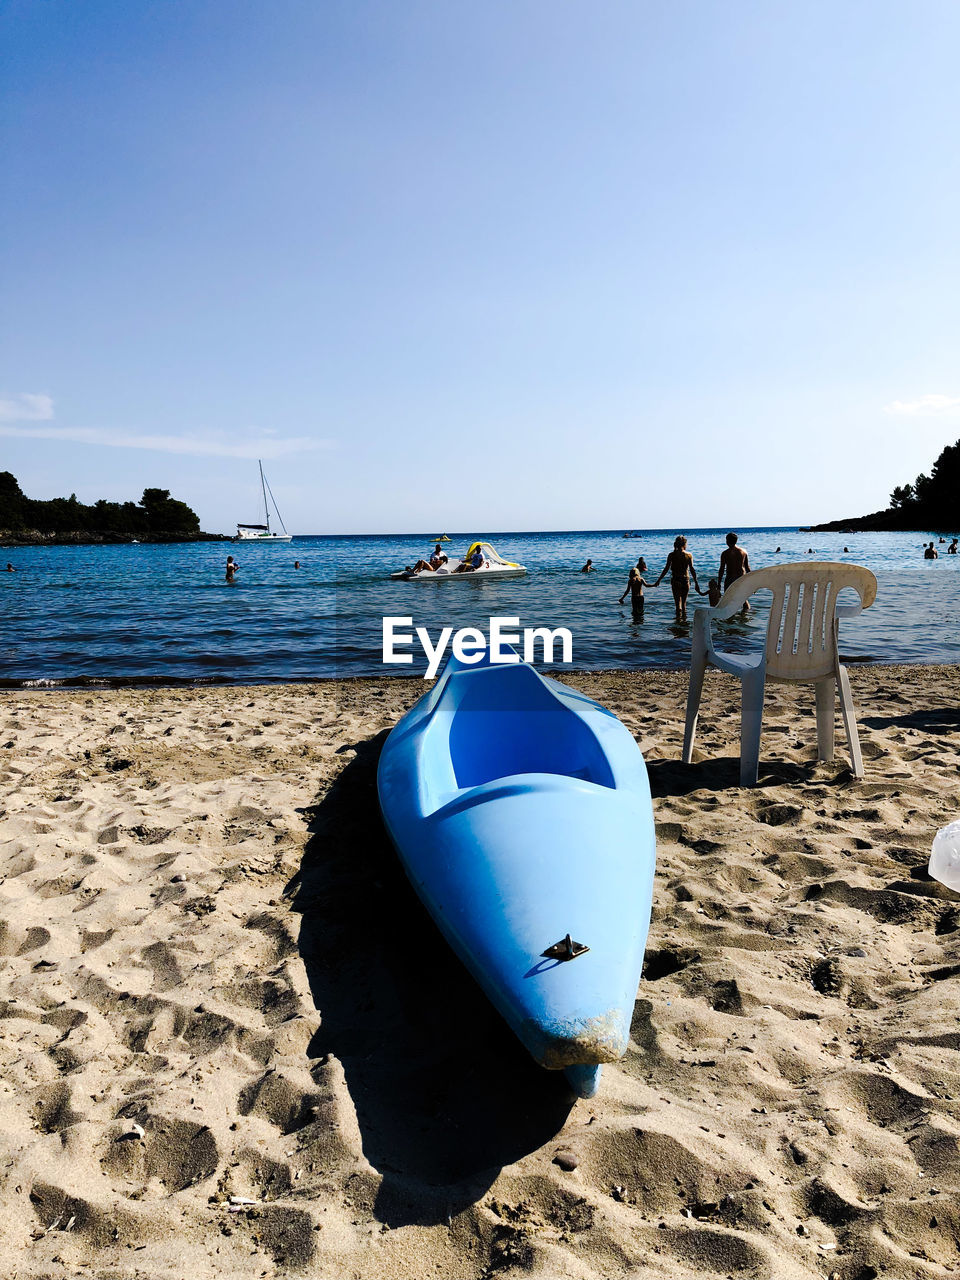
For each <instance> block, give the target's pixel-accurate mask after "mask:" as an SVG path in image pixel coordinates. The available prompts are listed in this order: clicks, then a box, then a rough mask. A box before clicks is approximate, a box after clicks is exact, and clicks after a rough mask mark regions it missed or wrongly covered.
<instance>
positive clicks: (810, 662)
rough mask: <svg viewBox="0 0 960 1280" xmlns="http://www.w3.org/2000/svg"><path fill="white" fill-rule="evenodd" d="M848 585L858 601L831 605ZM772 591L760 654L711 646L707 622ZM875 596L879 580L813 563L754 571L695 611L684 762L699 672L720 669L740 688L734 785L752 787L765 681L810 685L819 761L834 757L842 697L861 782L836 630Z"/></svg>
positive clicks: (857, 569)
mask: <svg viewBox="0 0 960 1280" xmlns="http://www.w3.org/2000/svg"><path fill="white" fill-rule="evenodd" d="M846 588H852V590H853V591H854V592H855V594H856V595H857V597H858V599H857V600H856V602H851V603H850V604H839V605H838V604H837V597H838V595H839V594H840V592H841V591H843V590H844V589H846ZM764 589H766V590H769V591H771V592H772V594H773V602H772V604H771V606H770V617H769V619H768V622H767V637H766V642H765V645H764V650H763V652H762V653H761V654H759V655H757V654H747V655H741V654H734V653H726V652H724V651H723V650H719V649H715V648H714V644H713V634H712V624H713V622H714V621H718V622H719V621H723V620H725V619H729V618H732V617H733V615H734V614H735V613H737V612H739V611H740V610H741V609H742V608H743V606H744V605H745V604H746V602H747V599H748V597H749V596H751V595H752V594H753V593H754V592H755V591H762V590H764ZM876 598H877V579H876V577H875V576H874V574H872V573H871V572H870V570H869V569H864V568H862V566H860V565H850V564H834V563H832V562H831V561H811V562H810V563H809V564H781V565H776V566H772V567H770V568H767V569H754V570H753V571H752V572H750V573H745V574H744V575H743V577H741V578H737V579H736V581H735V582H734V583H733V585H732V586H730V587H727V589H726V591H725V592H724V593H723V596H722V597H721V600H720V603H719V604H718V605H716V606H715V607H714V608H712V609H703V608H698V609H696V610H695V611H694V615H693V636H692V643H691V657H690V689H689V692H688V694H687V718H686V726H685V729H684V734H683V760H684V762H685V763H686V764H690V762H691V761H692V760H693V743H694V739H695V738H696V733H697V717H698V713H699V707H700V694H701V691H702V689H703V677H704V672H705V671H706V669H707V667H708V666H713V667H718V668H719V669H720V670H721V671H725V672H727V674H728V675H732V676H736V677H737V679H738V680H739V681H740V683H741V704H740V705H741V710H740V785H741V787H754V786H756V784H757V771H758V768H759V763H760V732H761V728H762V723H763V694H764V687H765V685H766V683H767V682H768V681H774V680H785V681H790V682H796V681H803V682H806V683H810V684H813V685H814V686H815V688H816V705H817V757H818V759H820V760H827V761H830V760H832V759H833V748H834V737H835V733H836V725H835V723H834V722H835V718H836V711H835V706H836V698H837V694H839V695H840V711H841V713H842V715H843V724H844V728H845V729H846V731H847V742H848V743H849V746H850V762H851V767H852V771H853V775H854V777H855V778H862V777H863V756H862V753H861V751H860V735H859V733H858V732H857V718H856V713H855V711H854V706H853V695H852V694H851V692H850V677H849V676H848V675H847V669H846V667H845V666H844V665H843V664H842V663H841V661H840V651H839V647H838V632H839V626H840V619H841V618H853V617H856V615H857V614H858V613H861V612H862V611H863V610H864V609H869V607H870V606H871V605H872V604H873V602H874V600H875V599H876Z"/></svg>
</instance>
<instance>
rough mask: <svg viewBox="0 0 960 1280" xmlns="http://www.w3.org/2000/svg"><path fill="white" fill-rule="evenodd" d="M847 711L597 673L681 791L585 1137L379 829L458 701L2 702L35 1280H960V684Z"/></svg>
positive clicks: (671, 799)
mask: <svg viewBox="0 0 960 1280" xmlns="http://www.w3.org/2000/svg"><path fill="white" fill-rule="evenodd" d="M851 674H852V680H853V686H854V696H855V699H856V701H857V705H858V712H859V720H860V726H861V735H862V742H863V753H864V759H865V764H866V769H867V775H866V778H865V780H864V781H862V782H856V781H854V780H853V779H852V778H851V775H850V773H849V770H848V767H847V758H846V753H845V747H844V744H843V740H842V734H840V733H839V732H838V742H837V746H838V754H837V759H836V760H835V761H834V762H833V763H832V764H829V765H818V764H816V762H815V728H814V721H813V713H812V695H811V692H810V690H808V689H804V688H802V687H801V688H800V689H798V690H797V689H788V688H784V687H779V688H774V689H772V690H769V691H768V698H767V714H766V720H765V725H764V740H763V747H762V756H761V773H760V785H759V786H758V787H757V788H756V789H753V790H743V789H740V788H739V787H738V786H737V785H736V782H737V749H738V748H737V733H738V724H739V719H738V706H737V701H736V699H737V696H738V687H737V686H736V685H735V683H734V682H732V681H730V680H728V679H727V678H726V677H723V676H720V675H718V674H716V673H710V674H709V676H708V680H707V687H706V691H705V696H704V703H703V707H702V712H701V731H700V736H699V752H698V756H697V761H696V762H695V763H694V764H693V765H691V766H684V765H682V764H680V763H679V754H680V743H681V738H682V722H683V706H684V699H685V695H686V676H685V674H684V673H652V672H629V673H594V674H583V675H570V676H566V677H565V679H566V680H567V682H568V683H570V684H572V685H574V686H575V687H577V688H579V689H581V690H583V691H584V692H586V693H587V694H589V695H590V696H592V697H595V698H596V699H598V700H599V701H601V702H603V703H604V704H605V705H607V706H608V707H610V708H611V709H612V710H614V711H615V712H616V713H617V714H618V715H619V716H620V717H621V718H622V719H623V720H624V722H625V723H626V724H627V725H628V726H629V728H630V729H631V730H632V731H633V733H634V734H635V736H636V738H637V741H638V742H639V744H640V746H641V748H642V750H643V752H644V754H645V756H646V759H647V763H648V766H649V772H650V779H651V785H652V789H653V795H654V807H655V817H656V821H657V834H658V867H657V879H656V888H655V894H654V915H653V921H652V925H651V930H650V937H649V943H648V950H647V958H646V967H645V973H644V980H643V981H642V983H641V987H640V991H639V994H638V999H637V1004H636V1013H635V1018H634V1023H633V1033H632V1043H631V1047H630V1051H629V1053H628V1055H627V1056H626V1058H625V1059H624V1060H623V1061H622V1063H620V1064H619V1065H617V1066H612V1067H607V1068H605V1070H604V1076H603V1081H602V1084H601V1088H600V1092H599V1094H598V1096H597V1097H596V1098H594V1099H591V1100H589V1101H575V1100H574V1099H573V1098H572V1096H571V1095H570V1093H569V1092H568V1091H567V1089H566V1087H565V1085H564V1082H563V1079H562V1077H561V1076H560V1075H558V1074H553V1073H546V1072H543V1071H541V1070H540V1069H539V1068H538V1067H536V1066H535V1065H534V1064H533V1063H532V1061H530V1060H529V1059H528V1058H527V1057H526V1055H525V1053H524V1051H523V1050H522V1049H521V1048H520V1046H519V1044H517V1043H516V1042H515V1041H514V1039H513V1037H512V1036H511V1035H510V1033H509V1032H508V1031H507V1030H506V1029H505V1028H504V1027H503V1026H502V1025H501V1022H500V1020H499V1018H498V1017H497V1015H496V1014H495V1013H494V1012H493V1011H492V1009H491V1008H490V1007H489V1006H488V1005H487V1003H486V1001H485V999H484V998H483V996H482V995H481V994H480V993H479V991H478V990H477V989H476V988H475V987H474V985H473V983H472V981H471V980H470V979H469V977H468V976H467V975H466V974H465V973H464V972H463V971H462V970H461V968H460V967H459V965H458V963H457V961H456V960H455V959H454V958H453V956H452V955H451V954H450V952H449V951H448V949H447V947H446V945H445V944H444V943H443V941H442V940H441V939H440V938H439V936H438V935H437V934H436V933H435V931H434V929H433V926H432V925H431V923H430V921H429V919H428V918H427V917H426V915H425V913H424V912H423V910H422V908H421V907H420V906H419V904H418V902H417V900H416V898H415V896H414V895H413V893H412V891H411V890H410V888H409V886H408V885H407V883H406V880H405V878H404V876H403V873H402V871H401V869H400V867H399V864H398V862H397V859H396V857H395V855H394V853H393V852H392V850H391V848H390V846H389V844H388V842H387V840H386V837H385V835H384V832H383V828H382V826H381V823H380V818H379V811H378V807H377V800H376V790H375V773H376V762H377V756H378V752H379V750H380V747H381V745H382V742H383V737H384V735H385V733H386V731H387V730H388V729H389V728H390V727H391V726H392V725H393V724H394V723H395V721H396V719H397V718H398V716H399V715H400V714H401V713H402V712H403V710H405V709H406V708H407V707H408V706H410V705H411V704H412V702H413V701H414V700H415V699H416V698H417V697H418V696H419V695H420V694H421V693H422V692H423V691H424V685H423V683H422V682H421V681H417V680H407V679H389V680H387V679H384V680H375V679H364V680H356V681H342V682H338V681H330V682H326V683H318V684H310V685H287V686H274V687H267V686H263V687H252V688H249V687H234V688H210V689H205V690H200V691H195V690H191V691H183V690H150V691H144V690H129V689H124V690H112V691H103V692H89V691H78V692H71V691H57V692H55V693H43V692H39V691H38V692H30V693H23V692H15V693H9V694H6V695H4V696H3V698H2V703H0V726H2V728H0V817H2V822H0V869H2V881H0V975H2V976H0V1010H2V1014H3V1018H4V1021H3V1036H2V1039H0V1061H2V1070H0V1210H2V1211H0V1270H2V1273H3V1275H5V1276H10V1277H13V1276H16V1277H18V1278H19V1280H27V1278H28V1277H29V1278H31V1280H40V1277H44V1278H50V1280H60V1278H61V1277H73V1276H92V1277H98V1278H99V1280H134V1278H143V1280H185V1278H186V1277H189V1278H190V1280H205V1278H206V1277H213V1276H217V1277H219V1276H223V1277H236V1278H237V1280H247V1278H248V1277H250V1278H253V1277H264V1276H266V1277H273V1276H282V1275H288V1274H290V1275H296V1274H304V1275H308V1276H310V1277H316V1278H317V1280H327V1278H329V1280H344V1278H347V1277H357V1278H360V1277H362V1278H363V1280H370V1278H373V1280H376V1278H377V1277H382V1278H383V1280H387V1278H391V1280H392V1278H394V1277H397V1278H407V1277H410V1278H413V1277H417V1278H418V1280H419V1278H422V1277H429V1276H437V1277H443V1278H447V1277H449V1278H450V1280H461V1278H462V1280H481V1278H489V1277H492V1276H497V1277H501V1276H504V1277H505V1276H508V1275H519V1274H525V1275H531V1276H541V1277H549V1278H551V1280H555V1278H560V1277H570V1278H571V1280H612V1278H613V1277H626V1276H637V1277H641V1276H642V1277H661V1276H662V1277H672V1278H680V1277H688V1276H700V1275H719V1276H732V1275H736V1276H740V1275H743V1276H758V1277H771V1278H776V1280H793V1278H794V1277H796V1278H797V1280H800V1278H801V1277H802V1278H804V1280H806V1278H809V1280H819V1278H820V1277H830V1276H834V1277H838V1278H839V1280H869V1278H870V1277H877V1276H883V1277H897V1278H899V1277H904V1278H906V1277H924V1278H926V1277H941V1276H943V1277H946V1276H951V1275H955V1274H957V1273H958V1272H960V1200H958V1193H960V1146H958V1142H960V1023H958V1015H960V898H958V896H957V895H955V894H951V893H950V891H948V890H947V889H945V888H943V887H941V886H939V885H938V884H936V883H935V882H932V881H930V880H929V878H928V876H927V873H926V863H927V858H928V855H929V849H930V841H931V838H932V835H933V833H934V831H935V830H936V828H937V827H938V826H942V825H944V824H945V823H946V822H947V821H950V820H951V819H953V818H955V817H957V816H958V806H960V802H958V768H960V750H958V744H960V678H958V670H957V668H953V667H862V668H854V669H852V672H851Z"/></svg>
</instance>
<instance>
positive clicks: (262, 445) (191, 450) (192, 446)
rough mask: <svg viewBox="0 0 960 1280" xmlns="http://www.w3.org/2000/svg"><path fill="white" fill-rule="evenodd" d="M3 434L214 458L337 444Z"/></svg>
mask: <svg viewBox="0 0 960 1280" xmlns="http://www.w3.org/2000/svg"><path fill="white" fill-rule="evenodd" d="M44 398H45V397H44ZM0 436H7V437H17V438H19V439H21V440H63V441H64V442H66V443H70V444H92V445H101V446H106V447H107V448H110V449H153V450H155V451H157V452H159V453H181V454H190V455H192V456H195V457H196V456H207V457H215V458H286V457H289V455H290V454H293V453H307V452H311V451H314V450H317V449H332V448H334V447H335V442H334V441H333V440H328V439H317V438H315V437H312V436H287V437H286V438H284V437H278V436H267V435H256V436H228V435H225V434H218V435H207V436H202V435H191V436H176V435H134V434H133V433H132V432H127V431H113V430H107V429H103V428H99V427H20V426H16V427H14V426H0Z"/></svg>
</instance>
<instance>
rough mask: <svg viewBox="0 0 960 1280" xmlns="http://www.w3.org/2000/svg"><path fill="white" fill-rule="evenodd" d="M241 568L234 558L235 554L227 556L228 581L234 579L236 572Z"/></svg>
mask: <svg viewBox="0 0 960 1280" xmlns="http://www.w3.org/2000/svg"><path fill="white" fill-rule="evenodd" d="M239 568H240V566H239V565H238V564H237V562H236V560H234V558H233V556H227V572H226V581H227V582H232V581H233V579H234V577H235V576H236V572H237V570H238V569H239Z"/></svg>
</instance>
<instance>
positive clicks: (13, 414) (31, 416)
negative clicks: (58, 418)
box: [0, 391, 53, 422]
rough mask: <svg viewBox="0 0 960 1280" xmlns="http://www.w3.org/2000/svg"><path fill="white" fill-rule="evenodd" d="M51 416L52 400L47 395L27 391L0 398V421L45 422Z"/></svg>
mask: <svg viewBox="0 0 960 1280" xmlns="http://www.w3.org/2000/svg"><path fill="white" fill-rule="evenodd" d="M52 417H53V401H52V400H51V398H50V397H49V396H44V395H35V394H33V393H31V392H29V391H24V392H21V394H20V395H18V396H6V397H4V398H2V399H0V422H47V421H49V420H50V418H52Z"/></svg>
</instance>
